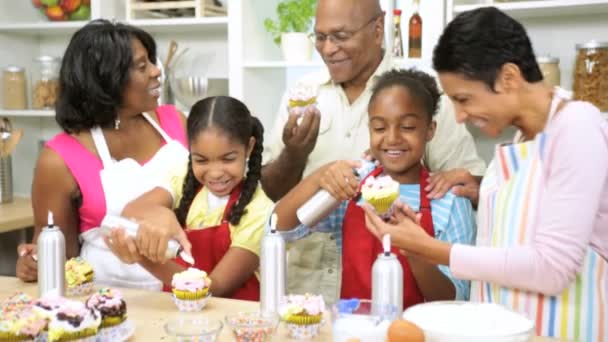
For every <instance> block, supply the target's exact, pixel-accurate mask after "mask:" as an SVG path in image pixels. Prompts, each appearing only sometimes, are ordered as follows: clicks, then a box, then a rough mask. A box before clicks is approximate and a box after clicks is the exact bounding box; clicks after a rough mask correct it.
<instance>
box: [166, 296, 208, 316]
mask: <svg viewBox="0 0 608 342" xmlns="http://www.w3.org/2000/svg"><path fill="white" fill-rule="evenodd" d="M210 296H211V295H207V296H206V297H203V298H200V299H179V298H177V297H176V296H175V295H173V296H172V298H173V302H174V303H175V305H176V306H177V309H178V310H179V311H183V312H192V311H201V310H202V309H203V308H204V307H205V305H207V300H208V299H209V297H210Z"/></svg>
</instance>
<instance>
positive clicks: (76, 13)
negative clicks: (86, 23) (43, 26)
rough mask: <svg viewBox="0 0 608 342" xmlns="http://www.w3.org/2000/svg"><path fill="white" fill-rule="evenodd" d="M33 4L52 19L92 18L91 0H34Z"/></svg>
mask: <svg viewBox="0 0 608 342" xmlns="http://www.w3.org/2000/svg"><path fill="white" fill-rule="evenodd" d="M32 5H34V7H35V8H37V9H38V10H40V12H41V13H42V14H43V15H44V16H45V17H46V18H47V19H48V20H50V21H66V20H89V19H90V18H91V0H32Z"/></svg>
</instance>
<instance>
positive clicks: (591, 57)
mask: <svg viewBox="0 0 608 342" xmlns="http://www.w3.org/2000/svg"><path fill="white" fill-rule="evenodd" d="M576 49H577V54H576V64H575V66H574V86H573V88H574V89H573V90H574V97H575V98H576V99H577V100H582V101H589V102H591V103H593V104H594V105H596V106H597V107H598V108H599V109H600V110H601V111H602V112H608V42H597V41H594V40H592V41H590V42H588V43H585V44H578V45H576Z"/></svg>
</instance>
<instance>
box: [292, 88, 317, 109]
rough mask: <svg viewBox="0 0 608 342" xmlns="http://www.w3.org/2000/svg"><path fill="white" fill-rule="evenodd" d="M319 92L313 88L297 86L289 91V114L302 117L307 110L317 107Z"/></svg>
mask: <svg viewBox="0 0 608 342" xmlns="http://www.w3.org/2000/svg"><path fill="white" fill-rule="evenodd" d="M316 104H317V92H316V91H315V89H314V88H313V87H307V86H297V87H294V88H291V89H289V102H288V104H287V109H288V111H289V114H291V115H296V116H302V115H303V114H304V112H305V111H306V109H308V108H309V107H313V106H316Z"/></svg>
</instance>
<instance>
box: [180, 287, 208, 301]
mask: <svg viewBox="0 0 608 342" xmlns="http://www.w3.org/2000/svg"><path fill="white" fill-rule="evenodd" d="M171 292H173V295H174V296H175V297H176V298H177V299H181V300H198V299H202V298H205V297H206V296H207V294H208V293H209V288H205V289H202V290H200V291H196V292H190V291H183V290H177V289H172V290H171Z"/></svg>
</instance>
